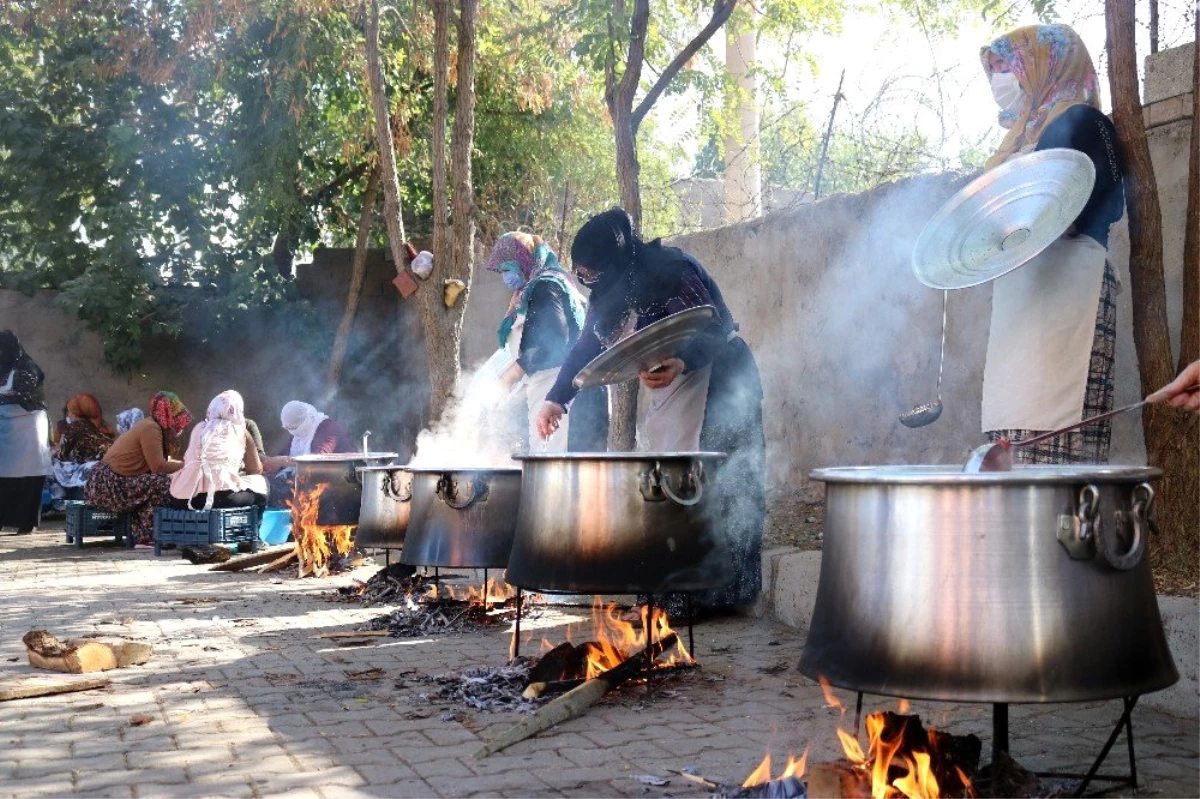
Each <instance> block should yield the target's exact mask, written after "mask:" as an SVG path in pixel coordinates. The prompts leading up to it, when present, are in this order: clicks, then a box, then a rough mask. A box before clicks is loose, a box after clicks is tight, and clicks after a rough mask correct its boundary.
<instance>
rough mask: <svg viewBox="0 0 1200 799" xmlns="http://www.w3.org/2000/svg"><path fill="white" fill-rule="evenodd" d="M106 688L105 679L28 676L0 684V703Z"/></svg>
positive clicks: (43, 675) (106, 682) (46, 675)
mask: <svg viewBox="0 0 1200 799" xmlns="http://www.w3.org/2000/svg"><path fill="white" fill-rule="evenodd" d="M107 687H108V678H107V677H80V678H78V679H64V678H62V677H51V676H50V675H48V674H30V675H25V676H23V677H19V678H17V679H15V680H8V681H5V682H3V683H0V702H8V701H10V700H13V699H32V698H34V697H38V696H51V695H53V694H70V693H75V692H76V691H94V690H96V689H97V688H107Z"/></svg>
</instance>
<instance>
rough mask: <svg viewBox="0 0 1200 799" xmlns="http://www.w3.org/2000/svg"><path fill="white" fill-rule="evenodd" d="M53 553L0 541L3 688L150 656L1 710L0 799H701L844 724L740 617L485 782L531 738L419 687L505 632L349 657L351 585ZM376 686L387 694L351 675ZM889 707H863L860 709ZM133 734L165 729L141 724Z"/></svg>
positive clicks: (1104, 711)
mask: <svg viewBox="0 0 1200 799" xmlns="http://www.w3.org/2000/svg"><path fill="white" fill-rule="evenodd" d="M61 541H62V534H61V532H39V533H36V534H34V535H32V536H16V535H12V534H9V533H5V534H0V675H2V676H3V677H11V676H14V675H18V674H26V673H29V672H30V671H32V670H31V669H30V667H29V666H28V665H27V664H26V663H25V657H24V648H23V646H22V645H21V642H20V638H21V636H22V635H23V634H24V633H25V632H26V631H27V630H29V629H30V628H31V627H45V628H48V629H50V630H51V631H52V632H54V633H55V634H56V635H59V636H60V637H78V636H84V635H88V634H93V633H101V634H108V635H121V636H126V637H132V638H138V639H141V640H145V641H147V642H149V643H151V644H153V645H154V648H155V652H154V657H153V658H152V660H151V661H150V662H149V663H148V664H147V665H145V666H142V667H135V668H131V669H123V670H119V671H114V672H110V673H109V675H110V676H111V678H112V685H111V686H110V687H109V688H108V689H106V690H100V691H90V692H84V693H76V694H67V695H61V696H53V697H44V698H38V699H27V700H17V701H10V702H0V796H12V797H31V796H68V795H76V796H119V797H139V798H140V797H149V796H181V797H183V796H206V797H207V796H234V797H262V796H276V795H287V796H295V797H325V798H326V799H329V798H330V797H336V796H380V797H408V796H414V797H424V796H439V797H441V796H444V797H458V796H514V797H518V796H519V797H535V796H634V797H660V796H703V795H705V794H706V792H705V791H704V790H703V789H699V788H697V787H695V786H694V785H693V784H691V783H689V782H687V781H686V780H684V779H682V778H680V777H679V776H678V775H677V774H674V773H672V770H679V769H682V768H684V767H691V768H693V769H695V770H696V771H697V772H698V773H700V774H703V775H704V776H706V777H708V778H709V779H712V780H715V781H722V782H740V781H741V780H742V779H744V778H745V776H746V775H747V774H748V773H749V772H750V770H751V769H752V768H753V767H754V766H755V765H756V764H757V763H758V761H759V760H760V759H761V758H762V756H763V754H764V753H766V752H770V753H771V754H772V755H773V756H774V758H775V760H776V762H779V761H780V760H781V759H783V758H785V757H786V756H787V755H788V754H789V753H795V754H799V753H801V752H803V751H804V750H805V749H806V748H808V749H809V758H810V761H822V760H832V759H834V758H836V757H838V756H839V755H840V746H839V745H838V743H837V739H836V735H835V730H836V728H837V727H838V726H839V725H841V726H842V727H844V728H849V727H850V726H851V724H852V720H851V718H850V717H843V715H842V714H841V713H840V712H839V711H838V710H836V709H833V708H830V707H828V706H827V705H826V703H825V701H824V699H823V697H822V694H821V691H820V689H819V687H818V686H816V685H814V684H813V683H812V682H811V681H809V680H808V679H807V678H805V677H804V676H802V675H801V674H800V673H799V672H798V671H797V670H796V663H797V662H798V660H799V657H800V652H801V648H802V647H803V643H804V641H803V633H802V631H799V630H795V629H792V628H788V627H784V626H781V625H778V624H775V623H773V622H770V621H767V620H762V619H750V618H732V619H723V620H718V621H712V622H706V623H703V624H700V625H698V626H697V628H696V650H697V653H696V654H697V658H698V660H699V661H700V662H701V664H702V666H703V667H702V668H701V669H699V670H697V671H693V672H690V673H688V674H686V675H684V676H682V677H680V678H679V679H678V680H677V681H674V682H671V683H669V684H666V685H664V686H662V689H661V690H658V691H649V690H647V689H646V688H643V687H637V686H633V687H626V688H624V689H622V691H620V692H619V693H617V694H615V695H613V696H611V697H610V698H609V699H608V700H606V701H605V702H604V703H602V704H601V705H598V706H597V707H595V708H593V709H592V710H591V711H590V712H589V713H588V714H586V715H585V716H583V717H581V718H577V719H573V720H571V721H568V722H566V723H564V724H562V725H560V726H559V727H557V728H555V729H553V730H551V731H549V733H545V734H542V735H540V736H538V737H537V738H534V739H531V740H527V741H524V742H522V743H520V744H517V745H515V746H513V747H512V748H510V749H508V750H506V751H504V752H501V753H499V754H496V755H493V756H491V757H489V758H487V759H485V760H483V761H482V762H480V761H476V760H474V759H473V758H472V753H473V752H474V751H475V750H476V749H477V748H478V747H479V745H480V744H481V742H482V741H484V740H486V739H488V738H491V737H493V736H495V735H497V734H498V733H499V732H500V731H502V730H503V729H505V728H507V727H508V726H509V725H510V724H511V723H512V722H513V721H514V720H515V719H516V718H518V717H516V716H514V715H504V714H488V713H478V712H473V711H466V712H464V713H460V714H447V713H445V710H446V707H445V706H442V705H429V704H426V703H423V702H421V701H420V700H419V699H417V696H418V695H419V694H421V693H423V692H428V691H429V686H428V685H427V684H425V683H422V682H420V681H419V680H416V679H414V678H415V677H416V675H418V674H439V673H443V672H445V671H448V670H452V669H460V668H463V667H466V666H471V665H497V664H499V663H501V662H503V661H504V660H505V658H506V652H507V646H508V636H507V634H506V633H504V632H503V631H500V630H497V631H495V632H487V633H484V632H478V633H470V634H465V635H460V636H453V637H442V638H430V639H410V640H404V639H391V638H385V639H378V641H377V642H373V643H372V645H370V646H358V647H342V646H338V645H337V644H338V643H339V642H338V641H336V640H321V639H315V638H314V637H313V636H314V635H315V634H317V633H320V632H326V631H333V630H346V629H352V628H353V625H356V624H358V623H361V622H363V621H365V620H367V619H368V618H370V617H372V616H374V615H377V614H379V613H381V612H382V610H381V609H379V608H363V607H361V606H357V605H349V604H340V603H335V602H332V601H331V600H330V595H331V593H332V591H333V589H334V588H335V587H336V586H337V585H344V584H346V583H347V582H348V581H349V579H350V576H340V577H337V578H330V579H326V580H320V581H317V580H297V579H295V578H279V577H275V578H272V577H270V576H259V575H244V574H224V573H215V572H210V571H207V570H206V569H205V568H204V567H197V566H193V565H191V564H189V563H187V562H186V561H184V560H182V559H180V558H179V557H178V556H176V555H175V554H174V553H164V556H163V557H160V558H155V557H154V556H153V554H152V552H151V551H150V550H148V549H142V548H139V549H137V550H133V551H126V550H123V549H117V548H114V547H111V546H103V545H99V544H89V545H88V546H87V547H85V548H84V549H83V550H82V551H80V550H76V549H74V548H72V547H68V546H66V545H64V544H63V543H61ZM371 571H373V567H371V568H364V569H361V570H359V571H358V572H357V574H356V575H354V576H357V577H359V578H360V579H365V578H366V577H367V576H368V575H369V574H370V573H371ZM581 613H582V612H581ZM571 618H572V617H570V616H569V615H562V614H560V613H559V612H557V611H556V612H554V613H550V612H548V613H547V614H546V616H545V617H544V618H543V619H542V623H543V625H544V626H543V627H542V628H541V629H538V630H536V631H534V632H532V635H533V636H535V637H536V638H538V639H540V638H541V637H542V636H543V635H544V636H545V637H546V638H547V639H548V640H551V641H553V642H558V641H561V640H563V634H564V625H565V624H566V622H567V621H569V620H571ZM575 620H576V621H578V619H575ZM573 637H574V640H576V641H579V640H582V638H583V637H582V636H580V635H579V632H578V629H577V630H576V633H575V635H574V636H573ZM536 645H537V644H536V643H531V644H527V646H529V647H534V648H536ZM376 668H377V669H381V670H382V676H381V677H380V678H379V679H373V680H369V679H368V680H365V679H354V678H353V677H351V676H350V675H352V674H354V673H356V672H363V671H366V670H368V669H376ZM841 699H842V701H843V702H845V703H846V704H847V705H852V702H853V696H852V695H850V694H847V693H845V692H842V693H841ZM894 708H895V704H894V702H892V701H891V700H886V699H883V698H879V697H874V698H872V697H868V698H867V709H868V710H872V709H894ZM913 711H914V712H918V713H920V714H921V715H922V718H924V719H925V720H926V721H931V722H933V723H934V724H935V725H937V726H938V727H940V728H941V729H943V730H946V731H948V732H954V733H959V734H965V733H969V732H970V733H975V734H977V735H979V736H980V737H981V738H983V739H984V746H985V753H986V752H987V747H988V745H989V740H988V739H989V736H990V732H991V721H990V718H991V717H990V710H989V708H987V707H983V706H978V705H951V704H945V703H940V704H939V703H914V705H913ZM1192 711H1193V712H1194V708H1192ZM1119 713H1120V705H1119V703H1118V702H1108V703H1099V704H1079V705H1038V706H1014V707H1013V708H1012V721H1011V730H1012V733H1011V734H1012V747H1011V749H1012V752H1013V754H1014V756H1015V757H1017V759H1018V760H1019V761H1021V762H1022V763H1023V764H1025V765H1026V766H1027V767H1030V768H1035V769H1039V770H1060V771H1063V770H1065V771H1080V770H1083V769H1085V768H1086V767H1087V765H1088V764H1090V762H1091V759H1092V757H1093V756H1094V754H1095V753H1096V752H1098V751H1099V749H1100V747H1101V746H1102V744H1103V742H1104V739H1105V738H1106V737H1107V735H1108V732H1109V730H1110V729H1111V727H1112V725H1113V723H1114V722H1115V721H1116V719H1117V717H1118V715H1119ZM139 714H144V715H148V716H151V717H152V718H153V721H151V722H150V723H148V724H145V725H142V726H134V725H132V724H131V721H130V720H131V718H132V717H133V716H135V715H139ZM1134 718H1135V733H1136V743H1137V748H1138V775H1139V779H1140V781H1141V786H1142V789H1141V791H1139V795H1154V796H1161V797H1176V796H1188V797H1193V796H1200V775H1198V767H1200V754H1198V735H1200V730H1198V727H1197V723H1196V722H1195V721H1188V720H1185V719H1182V718H1175V717H1173V716H1170V715H1167V714H1164V713H1161V712H1157V711H1154V710H1152V709H1150V708H1138V709H1137V711H1136V712H1135V716H1134ZM1115 751H1116V756H1115V757H1113V758H1110V760H1109V762H1108V763H1107V764H1106V768H1105V769H1104V771H1105V772H1108V773H1113V772H1119V771H1121V770H1123V766H1124V764H1125V762H1126V761H1125V760H1124V759H1123V758H1122V757H1121V756H1122V755H1123V754H1124V742H1123V740H1122V741H1121V742H1119V744H1118V749H1117V750H1115ZM641 775H657V776H661V777H667V778H670V779H671V782H670V784H669V785H666V786H661V787H650V786H647V785H644V784H642V783H641V782H639V781H638V780H637V777H639V776H641ZM1117 795H1127V796H1128V795H1132V793H1131V792H1129V791H1126V792H1125V793H1123V794H1121V793H1118V794H1117Z"/></svg>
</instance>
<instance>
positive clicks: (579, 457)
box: [513, 452, 729, 461]
mask: <svg viewBox="0 0 1200 799" xmlns="http://www.w3.org/2000/svg"><path fill="white" fill-rule="evenodd" d="M513 457H514V458H516V459H517V460H519V461H666V460H684V459H695V458H708V459H710V460H717V459H721V458H727V457H729V455H728V454H726V453H724V452H523V453H520V454H518V455H513Z"/></svg>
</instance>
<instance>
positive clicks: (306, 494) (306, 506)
mask: <svg viewBox="0 0 1200 799" xmlns="http://www.w3.org/2000/svg"><path fill="white" fill-rule="evenodd" d="M327 487H328V486H326V485H324V484H321V485H318V486H316V487H314V488H311V489H308V490H301V488H300V486H299V485H297V486H296V493H295V500H294V501H293V500H288V507H289V508H290V509H291V511H292V533H293V535H294V536H295V538H296V554H297V555H298V557H299V561H300V568H299V571H298V576H300V577H307V576H309V575H312V576H313V577H324V576H326V575H327V574H329V561H330V559H331V557H332V556H333V553H334V552H337V554H339V555H348V554H350V553H351V552H352V551H353V550H354V526H353V525H323V524H318V523H317V512H318V510H319V509H320V507H321V495H322V494H324V493H325V489H326V488H327ZM331 544H332V547H331V546H330V545H331Z"/></svg>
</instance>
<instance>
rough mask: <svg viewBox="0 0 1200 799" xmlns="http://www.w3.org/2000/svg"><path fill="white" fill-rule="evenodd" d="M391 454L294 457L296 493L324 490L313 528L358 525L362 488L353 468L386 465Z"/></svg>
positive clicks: (361, 453) (343, 453) (372, 453)
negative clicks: (315, 525)
mask: <svg viewBox="0 0 1200 799" xmlns="http://www.w3.org/2000/svg"><path fill="white" fill-rule="evenodd" d="M396 456H397V453H395V452H365V453H364V452H335V453H331V454H325V455H297V456H296V457H295V458H294V460H295V461H296V491H297V492H300V491H311V490H313V489H314V488H316V487H317V486H319V485H322V484H324V485H325V486H326V488H325V491H324V492H322V494H321V499H320V505H319V506H318V509H317V524H323V525H347V524H358V511H359V502H360V500H361V497H362V485H361V484H360V483H359V482H358V475H357V474H356V473H355V471H354V470H355V468H356V467H358V466H370V465H373V464H381V463H387V462H388V461H390V460H392V458H395V457H396Z"/></svg>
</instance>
